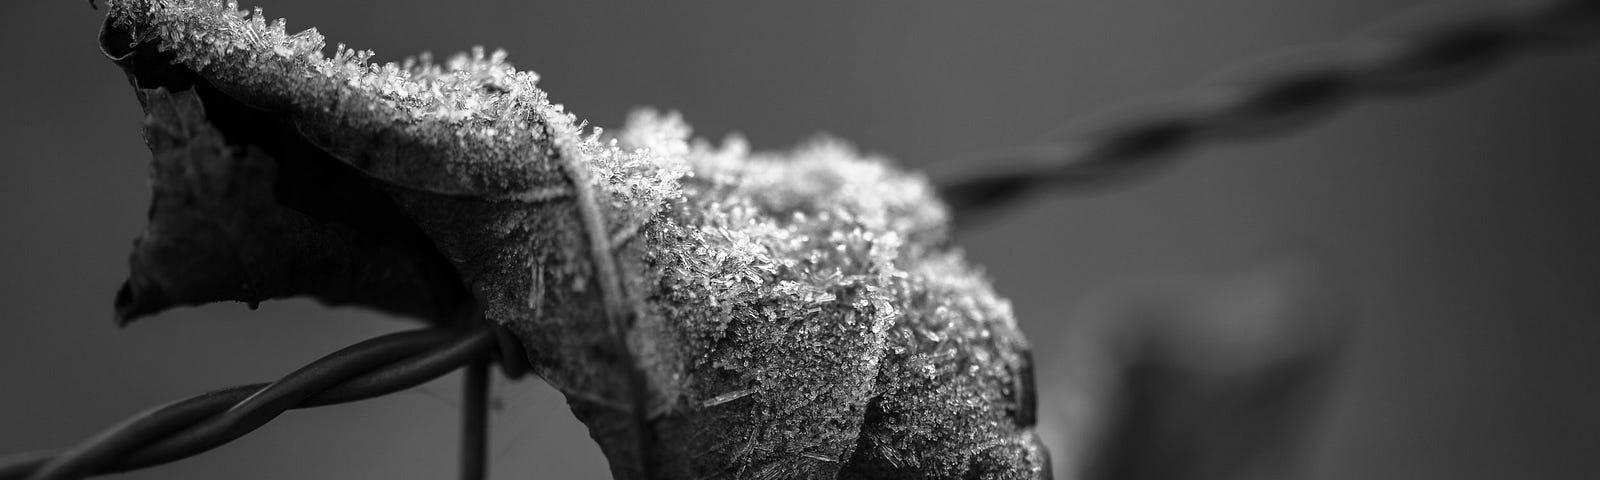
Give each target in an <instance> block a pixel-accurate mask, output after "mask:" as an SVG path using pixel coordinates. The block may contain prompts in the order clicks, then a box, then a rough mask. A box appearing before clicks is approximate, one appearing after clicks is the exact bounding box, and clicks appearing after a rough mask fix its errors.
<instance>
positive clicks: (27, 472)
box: [0, 327, 526, 480]
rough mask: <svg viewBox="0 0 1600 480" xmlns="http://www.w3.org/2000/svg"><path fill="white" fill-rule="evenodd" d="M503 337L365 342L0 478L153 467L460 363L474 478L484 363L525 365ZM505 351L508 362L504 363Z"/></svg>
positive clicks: (466, 460)
mask: <svg viewBox="0 0 1600 480" xmlns="http://www.w3.org/2000/svg"><path fill="white" fill-rule="evenodd" d="M504 338H509V337H508V336H507V335H506V334H504V332H503V331H499V330H498V327H483V328H475V329H470V330H464V329H459V328H448V327H437V328H431V329H424V330H414V331H408V332H401V333H394V334H389V335H384V336H381V337H377V338H373V339H370V340H366V341H363V342H360V343H357V344H355V345H352V346H349V347H346V348H344V349H341V350H339V351H337V352H334V353H332V354H329V355H327V356H325V357H322V358H321V359H318V360H317V361H315V362H312V363H311V364H309V365H306V366H305V367H302V368H300V369H299V370H296V371H294V372H293V373H290V374H289V375H287V376H284V377H283V378H282V379H280V380H278V381H276V382H272V383H258V384H251V385H240V386H236V387H229V388H224V389H220V390H215V391H211V392H207V393H204V394H201V395H197V396H194V397H190V398H187V399H183V400H179V401H176V402H173V403H169V404H167V405H164V406H160V407H156V408H154V409H150V410H147V411H145V412H143V413H140V414H138V415H134V416H133V417H131V418H129V419H127V420H124V421H123V422H121V423H118V424H116V425H114V426H112V427H110V428H107V429H106V430H105V431H103V432H101V433H99V434H97V435H95V436H93V437H90V438H89V439H88V440H85V441H84V442H83V443H80V444H78V445H77V446H74V447H72V448H69V449H66V450H61V451H50V452H28V453H22V454H17V455H12V456H9V457H5V458H0V480H21V479H29V480H61V479H74V478H83V477H86V476H89V475H95V474H104V473H114V472H122V471H127V470H134V469H140V468H146V467H151V466H155V465H160V464H164V463H168V462H172V461H175V460H179V459H182V458H187V457H190V456H194V455H197V454H200V453H202V452H205V451H208V450H211V449H212V448H216V447H217V446H220V445H222V444H225V443H228V442H230V441H233V440H235V439H238V438H239V437H242V436H244V435H245V434H248V433H250V432H251V431H254V430H255V429H256V428H259V427H261V426H262V425H265V424H266V423H267V422H268V421H270V420H272V419H273V418H276V417H277V416H278V415H279V414H282V413H283V412H285V411H287V410H290V409H297V408H310V407H319V406H325V405H334V404H340V403H349V402H354V401H359V400H366V399H369V398H374V397H379V396H383V395H387V394H390V393H394V392H398V391H401V390H405V389H409V388H412V387H415V386H417V385H421V384H423V383H425V382H427V381H429V380H432V379H435V378H438V377H440V376H443V375H445V374H447V373H450V372H452V371H454V370H455V369H457V368H461V367H463V366H468V365H471V366H472V368H471V369H470V370H471V371H473V372H474V374H473V375H469V378H468V379H467V380H468V381H466V382H463V383H464V386H465V388H466V392H467V395H466V397H467V398H466V401H464V402H463V405H462V408H463V410H464V412H463V418H464V419H465V420H466V421H465V422H464V426H465V427H466V428H467V430H464V431H463V442H462V443H463V451H462V459H463V462H462V472H463V473H464V474H467V473H472V474H475V475H477V476H475V477H464V478H482V475H483V472H484V471H485V470H486V469H485V468H484V467H483V463H484V462H485V458H486V456H485V453H484V450H485V445H484V442H483V441H482V439H483V438H484V435H485V433H484V432H481V431H480V432H472V431H471V429H472V428H477V429H480V430H481V429H485V428H486V422H485V421H484V420H483V419H484V417H485V416H486V414H485V413H484V410H485V409H486V408H487V407H486V405H485V403H486V396H485V395H484V392H483V390H485V389H486V386H487V380H486V377H487V364H488V361H489V360H491V357H494V356H498V357H502V358H501V359H500V360H501V363H502V364H503V365H507V367H506V368H507V373H508V374H511V375H517V374H520V372H521V371H523V367H525V365H522V366H519V365H518V364H519V363H525V362H526V360H523V359H522V357H521V356H520V351H517V350H510V351H507V350H500V349H501V348H505V347H503V346H502V345H504V342H503V341H502V339H504ZM513 341H514V340H513ZM497 351H498V352H499V353H498V355H496V352H497ZM510 355H518V356H517V357H516V358H510V359H506V358H504V357H507V356H510Z"/></svg>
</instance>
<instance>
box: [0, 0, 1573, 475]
mask: <svg viewBox="0 0 1600 480" xmlns="http://www.w3.org/2000/svg"><path fill="white" fill-rule="evenodd" d="M1597 22H1600V2H1594V1H1589V0H1567V1H1556V2H1549V3H1546V4H1543V5H1541V6H1537V7H1531V8H1522V9H1518V10H1512V11H1507V12H1498V13H1494V14H1487V15H1480V16H1474V17H1468V18H1463V19H1458V20H1455V21H1451V22H1448V23H1439V24H1437V25H1435V26H1433V27H1430V28H1425V29H1419V30H1417V31H1416V32H1414V33H1413V34H1411V35H1407V36H1401V37H1394V38H1389V39H1378V40H1360V41H1356V42H1352V43H1349V44H1345V45H1340V46H1338V47H1337V48H1333V49H1331V50H1328V51H1329V52H1333V53H1334V55H1320V56H1319V55H1310V54H1306V50H1298V51H1291V52H1289V53H1287V54H1282V53H1280V54H1273V55H1269V56H1266V57H1263V58H1264V59H1265V60H1259V61H1255V62H1246V65H1256V64H1259V65H1263V66H1264V68H1265V69H1266V70H1267V72H1266V73H1264V74H1259V75H1254V76H1251V77H1250V78H1252V79H1253V80H1249V81H1244V82H1239V83H1237V84H1235V85H1233V86H1229V87H1224V88H1212V89H1205V90H1196V91H1193V92H1188V93H1184V94H1180V95H1175V96H1165V97H1157V99H1158V100H1161V101H1154V102H1152V101H1148V100H1147V101H1145V102H1143V103H1142V104H1129V105H1134V106H1124V107H1119V108H1117V109H1113V111H1116V110H1119V109H1120V110H1137V109H1139V108H1147V107H1148V106H1149V105H1152V104H1154V105H1157V106H1159V107H1160V108H1158V109H1156V110H1157V111H1156V112H1154V113H1152V114H1148V115H1144V116H1141V117H1138V118H1136V119H1134V120H1129V121H1123V122H1120V123H1108V124H1105V125H1101V126H1099V127H1096V128H1092V129H1090V130H1089V133H1087V134H1081V135H1076V136H1073V137H1070V138H1069V139H1067V140H1062V141H1054V140H1052V139H1054V138H1056V137H1057V135H1054V134H1052V135H1049V136H1047V137H1046V142H1045V143H1041V144H1037V145H1033V146H1028V147H1023V148H1020V149H1014V150H1011V151H1006V152H991V153H986V154H983V155H982V156H981V158H983V159H987V160H991V161H993V160H1008V161H1009V162H1010V164H1008V165H998V166H997V165H988V164H982V165H973V164H972V162H971V160H972V158H971V157H968V158H966V159H964V160H963V161H961V162H946V163H943V164H940V165H939V166H936V167H935V168H934V169H932V170H933V171H932V174H933V176H934V179H935V183H936V184H937V185H938V187H939V191H940V194H941V195H942V196H943V198H944V199H945V201H946V202H949V204H950V206H951V208H952V210H953V211H954V212H956V214H957V215H956V220H957V222H958V223H968V222H970V219H972V218H976V217H977V215H976V214H977V213H980V212H982V211H985V210H990V209H994V208H997V207H1001V206H1005V205H1009V204H1012V203H1014V201H1015V200H1017V199H1019V198H1021V197H1023V196H1024V194H1027V193H1030V192H1034V191H1037V190H1040V189H1042V188H1044V187H1052V188H1063V187H1073V186H1084V185H1095V184H1109V183H1112V182H1117V181H1123V180H1128V179H1133V178H1138V177H1139V176H1140V174H1142V173H1145V172H1148V171H1150V170H1153V169H1155V168H1157V167H1160V166H1161V165H1162V163H1161V162H1159V161H1158V160H1160V159H1162V158H1165V157H1166V156H1167V155H1168V154H1171V153H1174V152H1176V151H1178V150H1180V149H1181V148H1183V147H1186V146H1189V145H1192V144H1195V143H1198V142H1200V141H1202V140H1221V139H1237V138H1248V137H1263V136H1267V135H1271V134H1278V133H1281V132H1284V131H1287V130H1289V129H1291V128H1294V127H1300V126H1304V125H1306V124H1308V123H1309V122H1310V121H1312V120H1315V119H1317V118H1319V117H1321V116H1322V115H1324V114H1326V113H1327V112H1329V111H1331V110H1332V108H1333V107H1336V106H1338V105H1339V104H1342V103H1345V102H1348V101H1350V100H1353V99H1355V98H1358V97H1360V96H1381V95H1386V94H1401V93H1415V92H1423V91H1431V90H1436V89H1438V88H1440V87H1443V86H1447V85H1450V84H1453V83H1456V82H1458V81H1461V80H1465V79H1467V78H1469V77H1471V76H1472V74H1474V73H1477V72H1480V71H1482V70H1483V69H1484V67H1487V66H1489V65H1491V64H1492V63H1493V61H1494V60H1497V59H1499V58H1501V57H1503V56H1505V55H1506V54H1508V53H1510V52H1513V51H1516V50H1519V49H1524V50H1525V49H1533V48H1540V47H1551V46H1561V45H1571V44H1576V43H1581V42H1583V41H1588V40H1592V37H1594V36H1595V35H1594V34H1595V30H1596V28H1595V27H1596V23H1597ZM1230 70H1246V71H1248V70H1250V68H1243V67H1240V68H1235V69H1230ZM494 360H497V361H498V362H499V363H500V365H501V366H502V368H504V369H505V371H506V373H507V374H508V375H509V376H513V377H514V376H518V375H520V374H521V373H523V372H525V371H526V370H527V369H528V368H529V366H528V365H527V364H526V357H525V356H524V355H522V352H521V351H520V347H519V346H518V343H517V341H516V340H515V339H514V338H511V337H510V336H509V334H507V333H506V332H505V331H504V330H502V329H500V328H499V327H498V326H487V327H482V326H480V327H478V328H473V329H460V328H447V327H438V328H432V329H426V330H418V331H410V332H402V333H395V334H390V335H385V336H381V337H378V338H374V339H371V340H367V341H364V342H361V343H357V344H355V345H352V346H350V347H347V348H345V349H342V350H339V351H338V352H335V353H333V354H330V355H328V356H326V357H323V358H321V359H319V360H317V361H315V362H312V363H311V364H309V365H307V366H305V367H303V368H301V369H299V370H296V371H295V372H293V373H291V374H289V375H287V376H285V377H284V378H282V379H280V380H278V381H276V382H272V383H258V384H251V385H240V386H236V387H229V388H224V389H220V390H215V391H211V392H207V393H204V394H201V395H198V396H195V397H191V398H187V399H184V400H179V401H177V402H173V403H170V404H167V405H164V406H161V407H157V408H154V409H151V410H147V411H145V412H143V413H140V414H138V415H135V416H133V417H132V418H129V419H127V420H125V421H123V422H121V423H118V424H116V425H114V426H112V427H110V428H107V429H106V430H105V431H103V432H101V433H99V434H97V435H95V436H93V437H90V438H89V439H88V440H85V441H84V442H83V443H81V444H79V445H77V446H75V447H72V448H69V449H66V450H59V451H39V452H26V453H20V454H15V455H11V456H7V457H3V458H0V480H21V479H25V478H26V479H30V480H60V479H73V478H82V477H85V476H89V475H95V474H103V473H113V472H121V471H127V470H134V469H139V468H145V467H150V466H155V465H160V464H163V463H168V462H172V461H176V460H179V459H182V458H187V457H189V456H193V455H197V454H199V453H202V452H205V451H208V450H210V449H212V448H215V447H217V446H220V445H222V444H224V443H227V442H230V441H232V440H234V439H237V438H239V437H242V436H244V435H246V434H248V433H250V432H251V431H254V430H255V429H256V428H259V427H260V426H262V425H264V424H266V423H267V422H268V421H270V420H272V419H273V418H275V417H277V416H278V415H280V414H282V413H283V412H285V411H287V410H290V409H297V408H310V407H317V406H324V405H333V404H339V403H348V402H354V401H359V400H365V399H369V398H373V397H378V396H382V395H386V394H390V393H394V392H397V391H401V390H405V389H408V388H412V387H415V386H417V385H420V384H422V383H425V382H427V381H429V380H432V379H434V378H438V377H440V376H443V375H445V374H447V373H450V372H451V371H454V370H455V369H457V368H461V367H469V368H468V374H467V377H466V381H464V382H463V384H464V389H465V398H464V401H463V407H462V408H463V422H462V427H463V431H462V465H461V472H462V478H463V479H467V480H472V479H479V478H483V476H484V475H485V472H486V456H485V452H484V451H485V450H486V448H485V438H486V437H485V435H486V428H487V421H486V413H485V409H486V408H487V406H486V405H485V404H486V395H485V391H486V388H487V383H488V382H487V368H488V364H489V362H491V361H494Z"/></svg>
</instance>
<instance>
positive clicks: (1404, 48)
mask: <svg viewBox="0 0 1600 480" xmlns="http://www.w3.org/2000/svg"><path fill="white" fill-rule="evenodd" d="M1422 13H1432V12H1422ZM1415 16H1418V15H1415V14H1403V15H1398V16H1396V17H1391V18H1397V19H1398V18H1406V17H1415ZM1435 21H1436V22H1435V23H1436V24H1435V25H1432V26H1430V27H1425V28H1420V29H1416V30H1414V31H1413V32H1412V33H1410V34H1407V35H1401V36H1395V37H1391V38H1379V39H1361V40H1356V41H1352V42H1348V43H1345V44H1340V45H1338V46H1337V47H1336V48H1333V49H1331V50H1326V51H1314V50H1313V51H1312V52H1307V51H1303V50H1304V49H1302V50H1301V51H1296V50H1289V51H1286V52H1287V53H1286V54H1271V55H1267V56H1264V57H1262V60H1257V61H1251V62H1244V63H1243V65H1244V66H1242V67H1236V68H1230V69H1224V70H1225V71H1229V70H1243V71H1251V70H1257V71H1262V73H1259V74H1256V75H1252V76H1251V79H1250V80H1246V81H1241V82H1237V83H1235V84H1233V85H1226V86H1220V87H1212V88H1206V89H1198V90H1195V91H1191V92H1185V93H1182V94H1178V95H1167V96H1164V97H1161V100H1162V101H1160V102H1145V103H1156V104H1158V105H1159V106H1160V107H1159V108H1158V109H1156V110H1157V111H1154V112H1148V113H1145V114H1144V115H1142V116H1138V117H1136V118H1133V119H1131V120H1124V121H1121V122H1112V123H1107V124H1103V125H1100V126H1098V127H1097V128H1089V129H1087V131H1088V133H1086V134H1082V135H1079V136H1076V137H1073V138H1068V139H1064V140H1059V141H1049V139H1050V138H1054V137H1055V135H1051V136H1048V137H1047V138H1046V142H1044V143H1040V144H1035V145H1030V146H1025V147H1022V148H1017V149H1011V150H1005V151H999V152H990V153H984V154H980V155H977V156H976V158H973V157H971V156H969V157H965V158H958V159H953V160H950V161H946V162H941V163H940V164H938V165H935V166H934V167H933V168H930V175H931V176H932V177H933V179H934V183H935V185H936V187H937V189H938V191H939V193H940V195H941V197H943V198H944V200H945V201H946V202H947V203H948V204H949V205H950V207H951V210H952V212H954V215H955V220H956V223H957V225H958V226H959V225H964V224H969V223H971V222H972V221H973V220H975V219H977V218H980V217H984V216H986V215H982V213H984V212H987V211H991V210H993V209H996V208H998V207H1003V206H1006V205H1009V204H1012V203H1014V202H1015V201H1017V200H1019V199H1021V198H1023V197H1024V196H1025V194H1028V193H1032V192H1036V191H1039V190H1042V189H1044V188H1046V187H1051V188H1056V189H1061V188H1067V187H1087V186H1100V185H1109V184H1113V183H1116V182H1122V181H1127V180H1131V179H1136V178H1140V177H1142V176H1143V175H1145V174H1147V173H1150V172H1151V171H1153V170H1155V169H1157V168H1159V167H1161V166H1163V165H1164V164H1165V162H1163V161H1162V160H1164V159H1166V158H1168V157H1169V156H1170V154H1172V153H1174V152H1176V151H1178V150H1180V149H1182V148H1184V147H1188V146H1191V145H1193V144H1196V143H1199V142H1201V141H1204V140H1234V139H1244V138H1253V137H1265V136H1269V135H1275V134H1280V133H1283V132H1285V131H1286V130H1289V129H1293V128H1298V127H1304V126H1306V125H1308V124H1310V123H1311V122H1312V121H1314V120H1318V119H1320V118H1322V117H1324V116H1326V115H1327V114H1328V113H1330V112H1331V111H1333V110H1334V107H1338V106H1340V105H1341V104H1344V103H1347V102H1350V101H1352V100H1356V99H1358V98H1360V97H1363V96H1366V97H1373V96H1384V95H1399V94H1413V93H1421V92H1427V91H1433V90H1437V89H1439V88H1441V87H1444V86H1448V85H1451V84H1454V83H1457V82H1460V81H1463V80H1466V79H1468V78H1470V77H1472V76H1474V75H1475V74H1478V73H1481V72H1483V71H1485V70H1487V67H1489V66H1492V65H1493V64H1494V62H1495V61H1496V60H1499V59H1501V58H1503V57H1505V56H1506V55H1508V54H1509V53H1512V52H1516V51H1519V50H1531V49H1537V48H1549V47H1558V46H1568V45H1575V44H1581V43H1584V42H1587V41H1591V40H1593V39H1594V37H1595V36H1596V31H1597V30H1600V28H1597V27H1600V2H1595V1H1593V0H1560V1H1551V2H1545V3H1542V4H1540V5H1537V6H1532V7H1522V8H1517V9H1511V10H1506V11H1497V12H1485V13H1483V14H1479V15H1475V16H1469V17H1465V18H1455V19H1452V20H1451V21H1439V20H1437V19H1435ZM1381 23H1386V22H1380V24H1381ZM1313 53H1315V54H1313ZM1330 53H1331V54H1330ZM1141 106H1142V107H1144V108H1143V109H1144V110H1150V109H1151V108H1149V106H1148V105H1134V106H1127V107H1113V108H1112V109H1111V111H1113V112H1117V111H1119V110H1122V111H1126V110H1139V109H1140V108H1139V107H1141ZM1124 113H1125V112H1124ZM994 162H1001V163H1000V164H994Z"/></svg>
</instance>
